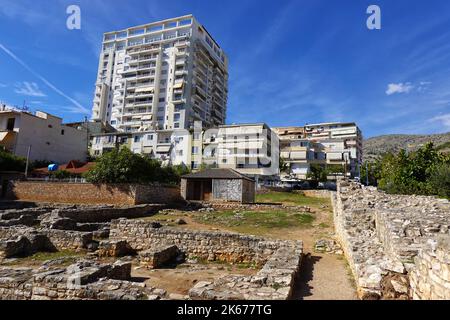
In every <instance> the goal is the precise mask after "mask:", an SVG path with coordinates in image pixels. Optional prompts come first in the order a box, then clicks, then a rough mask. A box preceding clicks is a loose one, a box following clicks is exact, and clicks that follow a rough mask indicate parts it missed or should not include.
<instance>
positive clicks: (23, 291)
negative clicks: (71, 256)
mask: <svg viewBox="0 0 450 320" xmlns="http://www.w3.org/2000/svg"><path fill="white" fill-rule="evenodd" d="M130 272H131V263H127V262H121V261H117V262H116V263H114V264H112V265H108V264H103V265H102V264H98V263H93V262H91V261H81V262H78V263H76V264H74V265H71V266H69V267H68V268H65V269H47V270H46V269H45V268H44V269H43V270H38V271H35V270H33V269H29V268H17V269H11V268H0V300H138V299H140V300H149V299H152V300H156V299H161V298H164V295H165V293H164V292H165V291H164V290H161V289H156V288H147V287H146V286H145V284H142V283H134V282H130V281H129V280H130V278H131V277H130Z"/></svg>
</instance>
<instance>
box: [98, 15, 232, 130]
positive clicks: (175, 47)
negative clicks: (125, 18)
mask: <svg viewBox="0 0 450 320" xmlns="http://www.w3.org/2000/svg"><path fill="white" fill-rule="evenodd" d="M227 98H228V59H227V56H226V54H225V53H224V51H223V50H222V49H221V48H220V46H219V45H218V44H217V42H216V41H215V40H214V39H213V38H212V36H211V35H210V34H209V33H208V31H207V30H206V29H205V27H203V26H202V25H201V24H200V23H199V22H198V21H197V20H196V19H195V18H194V17H193V16H192V15H186V16H182V17H178V18H173V19H167V20H163V21H158V22H154V23H149V24H146V25H141V26H137V27H132V28H128V29H125V30H120V31H115V32H107V33H105V34H104V39H103V48H102V52H101V54H100V62H99V69H98V77H97V83H96V87H95V97H94V104H93V111H92V119H93V120H95V121H102V122H107V123H109V124H111V125H112V126H113V127H115V128H116V129H117V130H119V131H121V132H133V133H134V132H139V131H140V132H150V131H155V130H176V129H192V128H193V125H194V121H202V122H203V125H204V126H205V127H214V126H219V125H222V124H224V123H225V117H226V110H227Z"/></svg>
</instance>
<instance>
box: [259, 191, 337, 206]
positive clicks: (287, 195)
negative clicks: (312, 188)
mask: <svg viewBox="0 0 450 320" xmlns="http://www.w3.org/2000/svg"><path fill="white" fill-rule="evenodd" d="M256 202H258V203H282V204H284V205H291V206H308V207H313V208H320V207H322V206H326V207H327V208H329V209H330V210H331V200H330V199H328V198H315V197H307V196H305V195H302V194H298V193H295V192H269V193H265V194H258V195H256Z"/></svg>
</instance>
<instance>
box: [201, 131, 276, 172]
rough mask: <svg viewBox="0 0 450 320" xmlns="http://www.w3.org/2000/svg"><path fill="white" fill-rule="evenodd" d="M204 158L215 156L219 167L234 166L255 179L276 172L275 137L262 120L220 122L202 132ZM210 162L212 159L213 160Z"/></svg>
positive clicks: (232, 167) (229, 167) (230, 167)
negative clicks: (248, 122) (254, 121)
mask: <svg viewBox="0 0 450 320" xmlns="http://www.w3.org/2000/svg"><path fill="white" fill-rule="evenodd" d="M204 139H206V141H207V142H208V143H209V146H208V148H207V149H208V150H206V152H205V153H204V155H205V160H209V161H211V159H213V158H217V161H216V163H217V166H218V167H219V168H228V169H234V170H236V171H238V172H239V173H241V174H245V175H246V176H249V177H252V178H255V179H256V180H257V181H259V180H261V179H263V180H266V179H268V180H270V179H273V178H276V176H278V174H279V139H278V136H277V135H276V134H275V133H274V132H273V131H272V130H271V129H270V128H269V126H267V124H265V123H251V124H236V125H223V126H220V127H219V128H218V130H217V136H215V133H214V132H213V133H212V134H208V132H206V134H205V135H204ZM213 161H214V160H213Z"/></svg>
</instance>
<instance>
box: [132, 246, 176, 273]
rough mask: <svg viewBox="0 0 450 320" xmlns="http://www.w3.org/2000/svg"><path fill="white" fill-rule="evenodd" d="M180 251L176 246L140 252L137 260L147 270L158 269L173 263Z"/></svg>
mask: <svg viewBox="0 0 450 320" xmlns="http://www.w3.org/2000/svg"><path fill="white" fill-rule="evenodd" d="M179 254H180V251H179V249H178V247H177V246H175V245H170V246H164V247H161V248H157V249H150V250H145V251H141V252H140V253H139V259H140V262H141V264H143V265H145V266H146V267H148V268H154V269H156V268H160V267H162V266H164V265H167V264H168V263H171V262H174V261H175V260H176V258H177V256H178V255H179Z"/></svg>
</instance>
